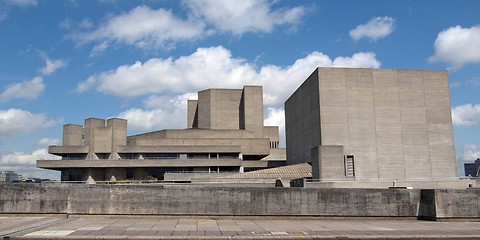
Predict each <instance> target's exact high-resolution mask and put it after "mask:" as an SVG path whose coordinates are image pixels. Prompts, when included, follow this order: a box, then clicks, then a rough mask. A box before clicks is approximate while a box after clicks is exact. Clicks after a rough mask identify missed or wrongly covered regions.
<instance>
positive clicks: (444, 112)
mask: <svg viewBox="0 0 480 240" xmlns="http://www.w3.org/2000/svg"><path fill="white" fill-rule="evenodd" d="M285 115H286V116H285V121H286V140H287V143H286V144H287V164H293V163H300V162H311V163H312V166H313V171H312V173H313V178H317V179H322V180H375V179H403V180H405V179H406V180H420V179H439V178H441V179H446V178H452V177H456V176H457V169H456V164H455V150H454V143H453V127H452V119H451V109H450V95H449V86H448V73H447V71H424V70H397V69H359V68H356V69H354V68H318V69H316V70H315V71H314V72H313V73H312V74H311V75H310V76H309V77H308V78H307V80H305V82H304V83H303V84H302V85H301V86H300V87H299V88H298V89H297V90H296V91H295V92H294V93H293V94H292V96H290V98H289V99H288V100H287V101H286V102H285Z"/></svg>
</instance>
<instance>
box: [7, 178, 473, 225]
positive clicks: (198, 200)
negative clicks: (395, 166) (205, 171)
mask: <svg viewBox="0 0 480 240" xmlns="http://www.w3.org/2000/svg"><path fill="white" fill-rule="evenodd" d="M479 197H480V189H465V190H397V189H313V188H268V187H267V188H265V187H262V188H257V187H225V186H207V185H203V186H202V185H201V186H197V185H84V184H70V185H68V184H0V213H68V214H148V215H152V214H153V215H162V214H167V215H247V216H248V215H251V216H253V215H286V216H343V217H354V216H357V217H417V216H419V217H422V218H431V219H437V218H442V219H448V218H478V217H480V212H479V209H480V203H479V202H478V199H479Z"/></svg>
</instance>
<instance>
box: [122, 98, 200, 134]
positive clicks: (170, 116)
mask: <svg viewBox="0 0 480 240" xmlns="http://www.w3.org/2000/svg"><path fill="white" fill-rule="evenodd" d="M193 99H197V94H196V93H186V94H181V95H176V96H150V97H149V98H147V99H146V100H145V101H144V105H145V108H146V110H143V109H140V108H132V109H129V110H127V111H124V112H122V113H120V114H119V115H118V116H117V117H119V118H123V119H127V120H128V129H129V130H134V131H135V130H151V129H163V128H168V129H175V128H186V125H187V116H186V112H187V110H186V109H187V100H193Z"/></svg>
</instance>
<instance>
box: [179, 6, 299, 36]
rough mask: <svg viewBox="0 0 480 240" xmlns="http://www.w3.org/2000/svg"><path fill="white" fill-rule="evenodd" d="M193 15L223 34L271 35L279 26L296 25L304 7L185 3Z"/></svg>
mask: <svg viewBox="0 0 480 240" xmlns="http://www.w3.org/2000/svg"><path fill="white" fill-rule="evenodd" d="M183 2H184V4H186V5H187V7H188V8H189V9H190V10H191V11H192V14H193V15H194V16H195V17H197V18H200V19H203V20H204V21H205V22H206V23H208V24H211V25H213V26H214V27H215V28H216V29H218V30H220V31H222V32H231V33H233V34H235V35H241V34H243V33H245V32H271V31H272V30H273V28H274V27H275V26H278V25H295V24H297V23H298V22H299V21H300V18H301V17H302V16H303V15H304V13H305V9H304V7H294V8H283V9H279V10H272V4H271V3H270V2H268V1H265V0H260V1H259V0H242V1H223V0H185V1H183Z"/></svg>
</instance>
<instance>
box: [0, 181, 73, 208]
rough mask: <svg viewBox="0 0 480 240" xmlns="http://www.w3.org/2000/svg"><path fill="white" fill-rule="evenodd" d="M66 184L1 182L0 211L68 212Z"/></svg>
mask: <svg viewBox="0 0 480 240" xmlns="http://www.w3.org/2000/svg"><path fill="white" fill-rule="evenodd" d="M68 191H69V186H68V185H66V184H49V185H43V184H41V185H40V184H0V213H66V210H67V209H66V207H67V203H68Z"/></svg>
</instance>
